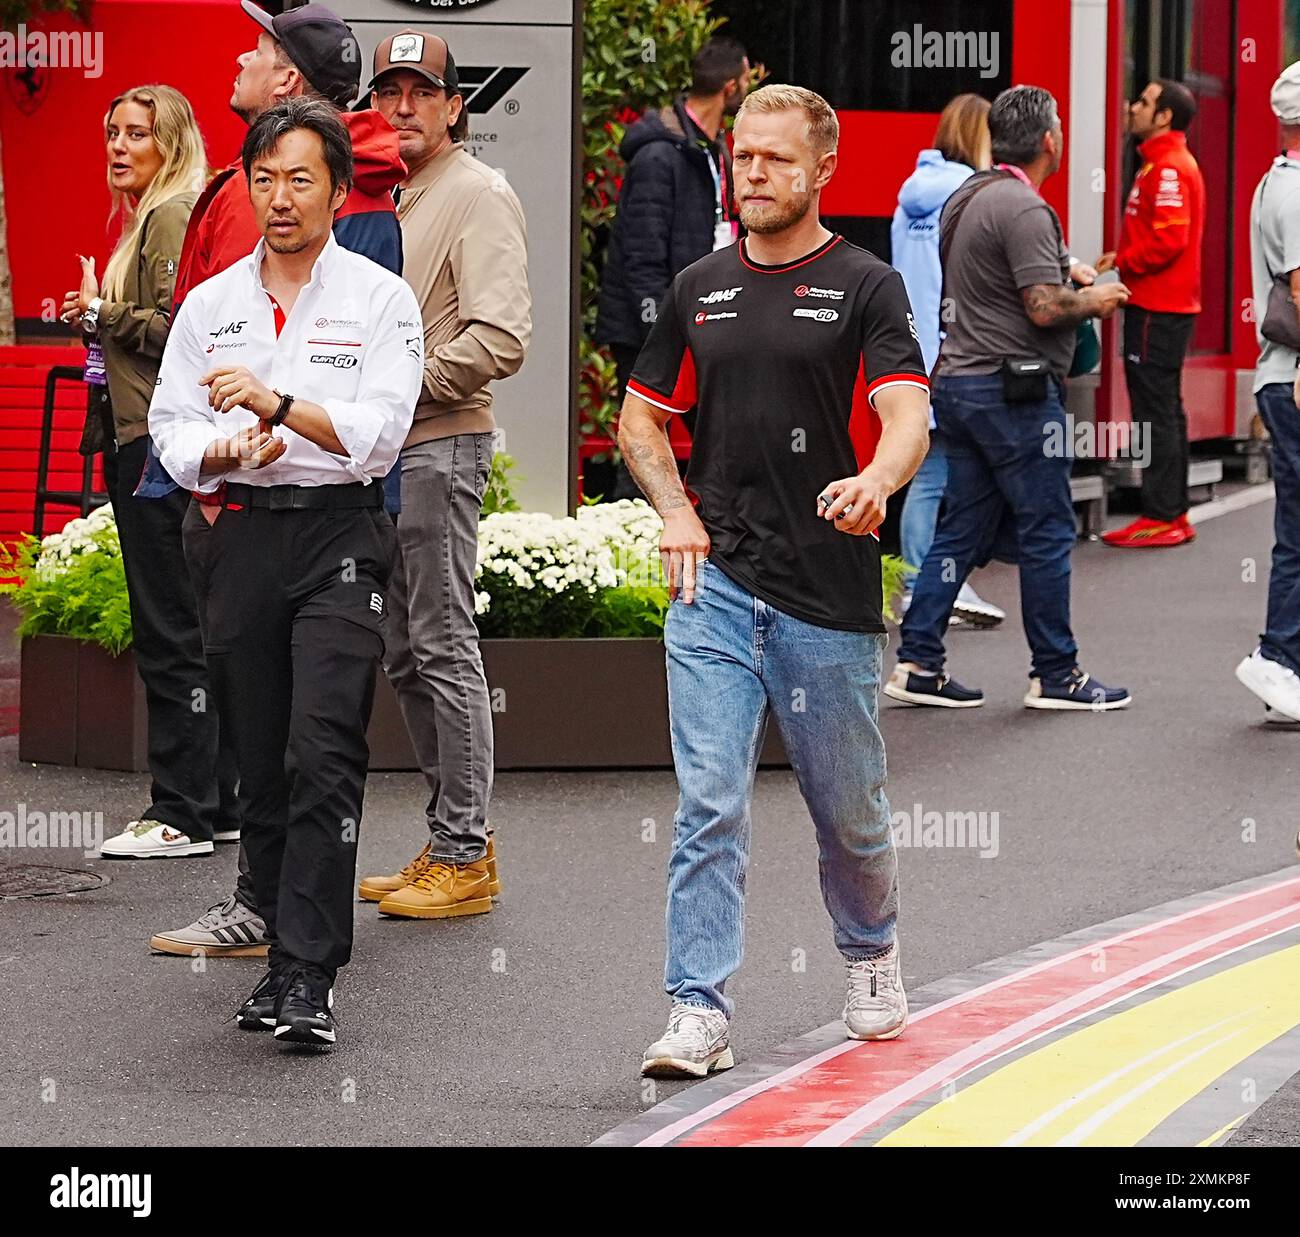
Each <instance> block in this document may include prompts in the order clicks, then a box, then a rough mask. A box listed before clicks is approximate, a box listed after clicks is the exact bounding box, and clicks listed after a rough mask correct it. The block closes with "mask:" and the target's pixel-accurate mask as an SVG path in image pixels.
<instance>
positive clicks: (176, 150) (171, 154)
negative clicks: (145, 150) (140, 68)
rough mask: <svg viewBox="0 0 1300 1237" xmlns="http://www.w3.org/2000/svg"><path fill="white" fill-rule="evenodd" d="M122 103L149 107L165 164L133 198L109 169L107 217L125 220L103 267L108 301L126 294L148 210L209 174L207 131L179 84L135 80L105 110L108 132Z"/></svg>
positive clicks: (198, 185) (187, 190) (197, 184)
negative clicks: (110, 203)
mask: <svg viewBox="0 0 1300 1237" xmlns="http://www.w3.org/2000/svg"><path fill="white" fill-rule="evenodd" d="M119 103H139V104H140V105H141V106H142V107H145V108H148V110H149V114H150V116H151V117H152V120H153V141H154V145H155V146H157V147H158V152H159V154H161V155H162V167H160V168H159V169H158V174H157V175H156V176H155V177H154V178H153V180H152V181H151V182H150V184H149V187H148V188H147V189H146V190H145V191H144V193H143V194H142V195H141V197H140V201H139V202H138V203H137V202H133V201H132V200H131V197H130V195H129V194H126V193H122V192H121V191H120V190H117V189H114V188H113V182H112V172H111V169H110V172H109V192H110V193H111V194H112V196H113V207H112V210H111V211H110V212H109V216H108V218H109V223H110V224H111V223H112V221H113V218H114V216H116V215H118V214H120V215H121V216H122V220H123V223H122V237H121V239H120V240H119V241H118V242H117V246H116V247H115V248H114V250H113V253H112V256H111V257H110V258H109V260H108V265H107V266H106V267H105V268H104V278H103V281H102V283H101V288H102V291H103V296H104V299H105V300H107V301H113V300H117V299H118V298H119V297H120V296H121V295H122V289H123V287H124V286H125V285H126V273H127V268H128V267H129V266H130V264H131V262H132V260H133V258H134V255H135V247H136V242H137V240H138V239H139V236H140V228H141V227H142V226H143V224H144V221H145V219H146V218H147V217H148V215H149V212H150V211H151V210H153V209H154V207H156V206H158V205H160V204H161V203H163V202H165V201H167V200H168V199H169V198H174V197H175V196H176V195H177V194H180V193H194V192H197V191H198V190H200V189H202V188H203V182H204V181H205V180H206V179H207V174H208V159H207V153H206V152H205V150H204V148H203V135H202V134H201V133H200V132H199V125H198V121H196V120H195V119H194V110H193V109H192V108H191V107H190V103H189V100H188V99H187V98H186V97H185V96H184V95H183V94H181V92H180V91H179V90H176V89H174V88H173V87H171V86H136V87H135V88H134V89H133V90H126V91H123V92H122V93H121V94H120V95H118V96H117V98H116V99H114V100H113V102H112V103H110V104H109V105H108V111H107V112H106V113H105V114H104V134H105V137H107V134H108V126H109V122H110V121H111V120H112V119H113V113H114V112H115V111H116V110H117V106H118V104H119Z"/></svg>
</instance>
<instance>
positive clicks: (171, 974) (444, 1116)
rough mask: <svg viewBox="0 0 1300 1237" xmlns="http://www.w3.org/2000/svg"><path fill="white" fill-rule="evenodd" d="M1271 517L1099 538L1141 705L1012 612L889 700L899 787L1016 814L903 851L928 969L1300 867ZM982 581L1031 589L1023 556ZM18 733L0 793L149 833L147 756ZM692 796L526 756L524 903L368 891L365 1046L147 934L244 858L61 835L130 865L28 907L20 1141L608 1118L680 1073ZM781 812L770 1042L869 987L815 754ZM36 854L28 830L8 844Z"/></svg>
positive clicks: (381, 828) (411, 1131) (505, 781)
mask: <svg viewBox="0 0 1300 1237" xmlns="http://www.w3.org/2000/svg"><path fill="white" fill-rule="evenodd" d="M1271 514H1272V508H1271V505H1270V504H1263V505H1261V506H1257V507H1253V508H1250V509H1247V510H1245V511H1241V512H1237V513H1234V514H1231V515H1228V516H1225V517H1223V518H1221V519H1217V520H1214V521H1211V522H1209V523H1207V524H1205V525H1204V526H1203V527H1202V530H1201V535H1200V539H1199V540H1198V541H1197V543H1196V544H1195V545H1194V546H1191V547H1187V548H1182V549H1178V550H1173V551H1166V552H1158V553H1152V554H1150V555H1141V554H1132V555H1127V554H1124V553H1122V552H1117V551H1111V550H1107V549H1105V548H1104V547H1101V546H1099V545H1084V546H1081V547H1080V548H1079V550H1078V553H1077V555H1076V559H1075V588H1074V597H1075V614H1076V625H1077V628H1078V632H1079V635H1080V642H1081V645H1082V647H1083V663H1084V665H1085V666H1086V667H1087V668H1089V669H1091V670H1093V671H1094V672H1095V673H1096V674H1097V675H1098V677H1101V678H1103V679H1106V680H1107V681H1112V680H1113V681H1122V682H1125V683H1127V684H1128V685H1129V686H1130V687H1131V688H1132V690H1133V691H1134V693H1135V695H1136V696H1137V702H1136V704H1135V705H1134V707H1133V708H1132V709H1131V710H1129V711H1128V712H1126V713H1120V714H1110V715H1105V716H1099V715H1091V714H1089V715H1085V716H1057V715H1050V714H1048V715H1043V714H1034V713H1030V712H1028V711H1026V710H1024V709H1023V708H1022V707H1021V706H1020V696H1021V694H1022V693H1023V690H1024V683H1025V679H1024V676H1025V673H1026V662H1027V657H1026V653H1025V649H1024V645H1023V640H1022V637H1021V635H1020V633H1019V623H1018V621H1017V620H1016V619H1015V618H1012V619H1011V620H1009V621H1008V623H1007V624H1006V626H1005V628H1004V629H1002V630H1000V631H997V632H973V631H960V632H955V633H953V640H952V652H953V663H952V669H953V670H954V672H955V673H956V674H957V675H958V677H960V678H962V679H963V680H964V681H968V682H973V683H976V684H978V685H979V686H982V687H983V688H984V689H985V690H986V692H987V693H988V696H989V703H988V705H986V707H985V708H983V709H981V710H973V711H967V712H958V713H953V714H942V715H937V714H936V712H934V711H929V710H926V711H921V710H912V709H909V708H907V707H906V706H895V705H892V704H887V705H886V708H885V711H884V730H885V734H886V738H887V741H888V744H889V751H890V772H891V783H890V793H891V798H892V800H893V803H894V806H895V808H897V809H900V810H907V811H909V812H910V811H912V810H913V805H915V804H917V803H919V804H920V805H921V807H922V810H923V811H931V810H939V811H963V812H985V813H988V814H989V816H988V817H986V819H987V820H989V821H991V819H992V815H991V814H992V813H997V822H998V848H997V855H996V857H995V858H980V857H979V855H978V853H977V852H975V851H973V850H970V849H966V850H961V849H951V850H946V849H924V848H913V849H908V850H905V851H903V852H902V853H901V866H902V888H903V915H904V918H903V940H904V963H905V966H904V969H905V975H906V978H907V982H908V983H909V985H911V986H913V987H920V986H922V985H924V984H928V983H931V982H933V981H935V980H938V979H941V978H943V977H946V976H949V975H952V974H954V973H956V972H958V971H962V970H966V969H969V968H971V967H973V966H976V965H978V964H980V963H982V962H986V961H988V960H990V959H994V958H999V957H1002V956H1003V955H1006V954H1010V953H1013V952H1015V951H1017V950H1020V949H1024V948H1026V947H1028V946H1030V945H1033V944H1035V943H1037V942H1039V941H1043V940H1048V939H1051V938H1054V937H1057V936H1060V935H1062V934H1064V933H1068V932H1073V931H1077V930H1079V929H1082V928H1086V927H1088V926H1089V925H1092V924H1096V923H1099V922H1102V921H1104V920H1108V919H1113V918H1115V917H1117V916H1119V915H1124V914H1129V913H1132V912H1136V911H1140V910H1143V909H1145V908H1148V907H1151V906H1153V905H1156V904H1158V903H1161V902H1166V901H1170V900H1172V899H1174V898H1178V897H1183V896H1186V895H1190V894H1195V893H1200V892H1202V891H1204V890H1206V889H1211V888H1217V887H1218V886H1220V885H1225V884H1228V883H1230V882H1232V881H1235V880H1240V879H1243V878H1246V877H1251V876H1258V875H1262V874H1265V873H1268V872H1272V871H1275V870H1276V869H1278V868H1280V867H1282V866H1283V865H1285V864H1287V863H1289V862H1291V861H1292V860H1293V858H1294V853H1293V841H1294V837H1295V830H1296V824H1297V821H1296V816H1295V810H1294V803H1295V791H1296V785H1297V767H1298V766H1300V728H1296V729H1295V730H1294V731H1293V730H1290V729H1286V728H1275V727H1265V726H1264V724H1263V721H1262V709H1260V708H1258V707H1257V706H1256V704H1255V702H1254V700H1253V698H1252V697H1250V696H1249V695H1248V694H1247V693H1246V692H1245V691H1244V690H1243V689H1242V688H1240V687H1239V686H1238V685H1237V683H1236V681H1235V680H1234V679H1233V677H1232V669H1233V666H1234V665H1235V663H1236V661H1237V660H1238V659H1239V658H1240V657H1241V656H1243V655H1244V654H1245V653H1247V652H1249V650H1250V649H1251V647H1253V643H1254V640H1255V637H1256V633H1257V630H1258V627H1259V625H1260V623H1261V621H1262V615H1263V609H1264V592H1265V585H1264V583H1263V581H1264V580H1265V579H1266V576H1267V571H1266V564H1267V558H1268V553H1269V549H1270V546H1271V530H1270V525H1271ZM1252 561H1253V562H1254V563H1255V564H1256V565H1257V570H1256V572H1255V577H1256V578H1255V580H1254V582H1247V581H1248V579H1249V577H1250V576H1251V571H1250V566H1249V565H1250V563H1251V562H1252ZM978 584H979V587H980V591H981V592H982V593H984V594H985V595H986V596H988V597H990V598H992V599H993V600H995V601H998V602H999V603H1001V604H1003V605H1005V606H1007V607H1008V608H1013V607H1014V605H1015V603H1016V598H1017V591H1016V584H1015V577H1014V573H1013V572H1012V571H1010V570H1009V569H1006V568H997V569H993V570H990V571H988V572H985V573H984V574H983V576H982V577H981V578H980V579H979V580H978ZM591 688H592V707H593V708H596V707H608V708H617V707H619V686H618V683H617V682H616V681H614V682H606V683H593V684H592V685H591ZM602 701H603V702H605V703H603V704H601V703H599V702H602ZM106 716H107V717H111V702H106ZM15 753H16V741H15V740H14V739H12V738H9V739H5V740H0V810H14V806H15V805H16V804H18V803H20V802H21V803H25V804H26V805H27V806H28V808H29V809H42V810H73V809H77V808H90V809H94V810H102V811H103V812H104V814H105V819H106V821H107V822H109V823H117V822H121V821H123V820H125V819H127V818H128V817H129V815H130V814H132V813H133V811H134V810H135V809H136V808H138V807H139V805H140V803H141V799H140V796H141V795H142V793H143V787H144V779H143V778H141V777H140V776H138V775H117V774H104V773H89V772H83V771H78V770H68V769H57V768H51V767H31V766H21V767H20V766H19V765H18V764H17V762H16V756H15ZM422 802H423V800H422V794H421V786H420V782H419V779H418V778H416V777H415V776H413V775H406V774H401V775H399V774H385V775H377V776H376V777H374V778H372V780H371V784H370V788H369V791H368V794H367V812H366V819H365V825H364V828H363V831H362V841H361V854H362V867H363V869H366V870H391V869H392V868H393V867H395V866H396V865H398V864H400V863H401V862H403V861H405V860H406V859H407V858H409V856H410V854H411V853H413V852H414V850H415V849H416V848H417V847H418V845H419V842H420V838H419V832H420V828H419V817H420V809H421V805H422ZM674 802H675V785H674V782H673V779H672V777H671V775H670V774H668V773H643V774H624V773H606V774H592V773H571V774H507V775H501V776H500V777H499V778H498V784H497V792H496V797H495V801H494V808H493V818H494V822H495V824H496V825H497V828H498V840H499V846H500V853H501V874H502V880H503V882H504V884H505V895H504V897H503V898H502V900H501V903H500V905H499V907H498V909H497V910H496V911H494V912H493V913H492V914H491V915H489V916H483V917H478V918H474V919H465V920H460V921H451V922H444V923H441V924H418V923H389V922H381V921H379V920H378V918H377V917H376V914H375V912H374V910H373V908H369V907H364V906H360V907H359V908H358V912H357V924H358V931H357V948H356V958H355V961H354V963H353V965H352V966H351V967H350V968H349V969H348V970H347V971H346V972H345V975H344V978H343V979H342V981H341V983H340V985H339V992H338V998H339V1009H340V1013H341V1019H342V1023H341V1036H342V1042H341V1044H340V1046H339V1048H338V1049H337V1050H336V1051H335V1052H334V1053H333V1054H332V1055H328V1056H320V1057H307V1058H304V1057H289V1056H285V1055H284V1054H282V1053H280V1052H278V1051H277V1050H275V1049H274V1047H273V1046H272V1045H271V1044H270V1043H269V1042H267V1040H266V1039H265V1038H263V1037H258V1036H248V1035H245V1034H241V1033H240V1032H238V1031H236V1030H235V1029H234V1027H233V1024H232V1023H230V1022H229V1021H228V1019H229V1017H230V1015H231V1014H232V1013H233V1010H234V1008H235V1006H236V1005H237V1004H238V1002H239V1001H240V1000H241V999H242V997H243V996H244V995H245V994H246V992H247V990H248V989H249V988H251V986H252V985H253V983H254V982H255V979H256V976H257V973H258V968H257V964H256V963H255V962H249V961H236V960H227V961H224V962H219V961H218V962H211V963H209V964H208V965H207V967H206V969H204V970H201V971H199V972H196V971H195V970H194V969H193V964H192V963H191V961H190V960H188V959H183V958H163V957H153V956H151V955H149V953H148V952H147V949H146V942H147V939H148V937H149V935H150V933H151V932H152V931H154V930H156V929H158V928H159V927H173V926H177V925H179V924H181V923H183V922H186V921H188V920H189V919H190V918H192V917H193V915H194V914H195V913H197V912H198V911H199V910H201V909H202V908H203V907H204V906H205V905H207V903H208V902H210V901H212V900H215V898H216V897H217V896H219V895H220V894H221V893H223V892H224V891H225V890H226V889H227V888H228V886H229V883H230V881H231V879H232V877H233V872H234V854H233V850H232V849H231V848H229V847H223V848H220V849H219V853H218V854H217V855H216V856H215V857H213V858H211V859H203V860H188V861H168V862H154V863H134V864H113V863H111V862H91V863H88V864H87V863H86V862H85V861H84V860H82V859H81V858H80V856H77V855H58V854H53V853H49V852H46V853H43V854H41V855H40V856H38V857H39V858H40V859H41V860H42V861H45V862H57V861H60V860H64V861H69V862H73V861H75V862H76V863H78V865H80V866H90V867H93V868H94V869H95V870H97V871H101V872H104V873H106V874H107V875H108V876H109V877H110V883H109V884H108V885H107V886H105V887H104V888H103V889H101V890H98V891H96V892H93V893H90V894H79V895H75V896H71V897H60V898H46V899H26V900H21V901H7V902H0V1044H3V1045H4V1046H5V1047H4V1052H3V1055H2V1056H0V1142H3V1143H35V1144H50V1143H63V1142H72V1143H85V1144H96V1145H99V1144H118V1143H131V1142H143V1143H176V1142H179V1143H184V1144H194V1143H211V1142H216V1143H234V1144H239V1143H245V1142H247V1141H249V1140H256V1141H260V1142H264V1143H267V1144H272V1145H289V1144H312V1145H315V1144H326V1143H367V1144H369V1143H375V1144H384V1143H406V1142H420V1143H474V1144H497V1143H525V1144H551V1143H565V1144H577V1143H585V1142H589V1141H591V1140H593V1139H595V1138H596V1137H598V1136H599V1135H600V1134H602V1133H603V1132H605V1131H607V1130H609V1129H611V1128H613V1127H614V1126H616V1125H618V1124H620V1123H621V1122H623V1121H625V1120H627V1119H629V1118H630V1117H632V1116H634V1115H636V1114H637V1113H638V1112H639V1111H642V1110H643V1109H644V1108H645V1107H647V1106H648V1104H649V1102H652V1099H653V1098H663V1096H664V1095H665V1094H666V1093H668V1092H667V1091H666V1089H665V1087H664V1084H659V1089H658V1091H657V1093H656V1095H655V1096H653V1097H652V1096H651V1095H650V1094H648V1093H647V1092H646V1091H644V1090H643V1088H642V1085H641V1082H640V1080H639V1079H638V1078H637V1076H636V1064H637V1061H638V1058H639V1055H640V1052H641V1049H642V1047H643V1046H644V1044H645V1042H646V1041H647V1037H649V1036H651V1035H652V1034H654V1033H657V1032H658V1030H659V1029H660V1028H661V1025H662V1020H663V1016H664V1013H665V1012H666V1004H665V1000H664V998H663V996H662V994H661V993H660V982H661V971H662V943H663V928H662V913H663V905H662V904H663V890H664V864H665V859H666V855H667V844H668V837H669V834H670V831H671V821H672V812H673V807H674ZM754 806H755V815H756V822H755V831H754V862H753V866H752V868H751V874H750V900H749V938H748V942H747V957H746V961H745V966H744V969H743V971H742V973H741V975H740V976H739V977H738V978H737V979H736V981H735V983H734V988H733V994H734V996H735V997H736V1000H737V1003H738V1010H739V1014H738V1021H737V1024H736V1033H735V1042H736V1046H737V1051H738V1053H739V1054H740V1055H741V1056H742V1058H743V1057H744V1056H746V1055H754V1054H758V1053H762V1052H766V1051H769V1050H771V1049H773V1048H775V1047H776V1046H778V1045H780V1044H782V1043H785V1042H786V1041H788V1040H791V1039H793V1038H795V1037H797V1036H799V1035H801V1034H803V1033H805V1032H807V1031H809V1030H810V1029H812V1028H815V1027H819V1026H821V1025H823V1024H824V1023H826V1022H827V1021H829V1020H830V1019H831V1018H833V1017H834V1016H835V1014H836V1012H837V1010H838V1007H839V1004H840V1003H841V998H842V993H841V978H840V967H839V963H838V960H837V957H836V954H835V952H834V950H833V948H832V946H831V942H830V934H829V929H828V925H827V922H826V920H825V916H824V912H823V911H822V909H821V906H820V902H819V898H818V893H817V877H816V868H815V849H814V844H813V839H812V835H811V827H810V825H809V823H808V820H807V817H806V814H805V812H804V809H803V807H802V803H801V801H800V799H799V797H798V793H797V791H796V789H795V787H794V784H793V780H792V778H791V776H790V775H789V774H788V773H784V772H779V771H773V772H765V773H762V774H760V776H759V779H758V785H757V789H756V793H755V803H754ZM647 821H649V822H653V828H649V827H648V826H647V825H646V823H645V822H647ZM643 839H644V840H643ZM31 858H32V856H31V855H30V854H29V853H26V852H20V851H14V852H9V853H8V854H5V853H3V852H0V863H3V862H21V861H28V860H30V859H31ZM1288 1095H1289V1096H1290V1099H1288V1098H1287V1097H1288ZM1288 1103H1289V1104H1290V1105H1291V1107H1290V1109H1287V1108H1286V1105H1287V1104H1288ZM1296 1103H1297V1100H1296V1097H1295V1093H1294V1087H1292V1088H1290V1089H1288V1088H1283V1091H1282V1093H1280V1094H1279V1096H1278V1097H1277V1098H1276V1099H1275V1101H1274V1102H1273V1104H1272V1105H1270V1106H1269V1107H1270V1108H1276V1109H1277V1111H1279V1112H1281V1113H1283V1116H1282V1117H1279V1119H1278V1121H1277V1122H1276V1123H1275V1124H1274V1125H1269V1124H1268V1122H1269V1120H1270V1118H1269V1117H1268V1109H1267V1108H1266V1109H1265V1110H1261V1112H1260V1113H1258V1114H1256V1119H1255V1121H1254V1122H1253V1123H1247V1126H1245V1127H1243V1130H1242V1131H1240V1132H1239V1135H1238V1137H1239V1138H1243V1137H1246V1136H1247V1133H1248V1131H1252V1130H1259V1131H1261V1132H1260V1133H1258V1134H1257V1135H1256V1134H1251V1135H1250V1136H1251V1137H1258V1138H1259V1139H1260V1140H1262V1141H1265V1142H1268V1141H1272V1142H1279V1141H1280V1142H1295V1141H1300V1137H1298V1136H1297V1135H1296V1132H1295V1131H1296V1122H1295V1114H1296ZM1287 1112H1289V1113H1290V1121H1289V1125H1288V1122H1287V1118H1286V1116H1285V1114H1286V1113H1287Z"/></svg>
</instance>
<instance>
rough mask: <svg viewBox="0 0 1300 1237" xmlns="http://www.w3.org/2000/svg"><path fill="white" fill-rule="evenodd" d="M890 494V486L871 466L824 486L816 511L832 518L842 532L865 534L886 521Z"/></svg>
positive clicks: (861, 535) (829, 518)
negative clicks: (873, 473)
mask: <svg viewBox="0 0 1300 1237" xmlns="http://www.w3.org/2000/svg"><path fill="white" fill-rule="evenodd" d="M891 493H892V490H891V489H890V487H889V486H888V485H887V484H886V483H885V482H884V481H883V480H882V479H880V478H879V477H876V476H873V475H872V473H871V470H870V468H868V469H866V470H865V471H864V472H861V473H859V474H858V475H857V476H856V477H845V478H844V479H843V480H842V481H832V482H831V483H830V485H827V486H823V487H822V491H821V494H820V495H819V496H818V499H817V512H818V514H819V515H820V516H821V517H822V519H824V520H830V521H832V522H833V523H834V524H835V527H836V528H837V529H839V531H840V532H842V533H848V534H850V535H851V536H854V537H865V536H867V534H868V533H872V532H874V531H875V530H876V529H877V528H879V527H880V525H881V523H882V522H883V521H884V518H885V506H886V504H887V503H888V502H889V495H890V494H891Z"/></svg>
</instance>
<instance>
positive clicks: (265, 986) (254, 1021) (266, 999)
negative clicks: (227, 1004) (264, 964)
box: [235, 970, 284, 1031]
mask: <svg viewBox="0 0 1300 1237" xmlns="http://www.w3.org/2000/svg"><path fill="white" fill-rule="evenodd" d="M282 987H284V976H283V975H282V974H281V973H280V972H279V971H276V970H268V971H267V972H266V974H265V975H263V976H262V978H261V979H260V980H258V982H257V987H256V988H254V989H253V995H252V996H250V997H249V998H248V1000H247V1001H245V1002H244V1003H243V1004H242V1005H241V1006H240V1007H239V1012H238V1013H236V1014H235V1023H236V1025H237V1026H238V1027H239V1029H240V1030H241V1031H269V1030H271V1028H272V1027H274V1026H275V1003H276V1001H278V1000H279V999H280V989H281V988H282Z"/></svg>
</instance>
